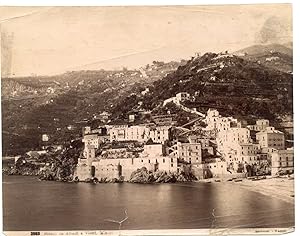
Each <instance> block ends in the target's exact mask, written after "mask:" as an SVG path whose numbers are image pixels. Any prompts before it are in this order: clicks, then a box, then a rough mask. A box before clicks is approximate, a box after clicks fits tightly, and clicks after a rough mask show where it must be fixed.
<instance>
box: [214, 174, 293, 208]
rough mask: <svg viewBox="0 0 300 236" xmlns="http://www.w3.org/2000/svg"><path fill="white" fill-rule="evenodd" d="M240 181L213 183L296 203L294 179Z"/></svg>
mask: <svg viewBox="0 0 300 236" xmlns="http://www.w3.org/2000/svg"><path fill="white" fill-rule="evenodd" d="M238 180H240V181H228V180H227V181H226V180H220V179H214V180H211V182H216V184H218V183H217V182H219V181H221V182H222V184H224V182H226V184H227V183H228V184H231V185H238V186H240V187H242V188H245V189H248V190H250V191H253V192H258V193H261V194H264V195H267V196H270V197H275V198H277V199H280V200H282V201H285V202H288V203H292V204H295V203H294V194H295V193H294V179H293V178H291V177H288V176H281V177H271V176H268V177H267V178H265V179H260V180H258V181H253V180H252V179H246V178H243V179H238Z"/></svg>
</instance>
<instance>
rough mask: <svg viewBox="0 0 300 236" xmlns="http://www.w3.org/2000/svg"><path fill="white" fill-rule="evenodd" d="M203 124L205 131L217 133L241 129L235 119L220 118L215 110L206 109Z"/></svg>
mask: <svg viewBox="0 0 300 236" xmlns="http://www.w3.org/2000/svg"><path fill="white" fill-rule="evenodd" d="M204 122H205V123H206V124H207V127H206V128H205V129H206V130H214V129H216V130H217V131H218V132H221V131H225V130H228V129H230V128H234V127H241V125H240V123H239V122H238V120H237V119H235V118H233V117H222V116H221V115H220V114H219V112H218V110H216V109H208V111H207V115H206V117H205V119H204Z"/></svg>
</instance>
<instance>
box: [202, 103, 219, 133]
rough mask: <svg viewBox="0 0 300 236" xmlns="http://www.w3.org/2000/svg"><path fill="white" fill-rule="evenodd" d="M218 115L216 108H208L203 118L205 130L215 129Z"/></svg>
mask: <svg viewBox="0 0 300 236" xmlns="http://www.w3.org/2000/svg"><path fill="white" fill-rule="evenodd" d="M219 117H220V114H219V112H218V110H216V109H211V108H209V109H208V111H207V115H206V117H205V119H204V122H205V123H206V124H207V127H206V129H207V130H212V129H217V123H218V119H219Z"/></svg>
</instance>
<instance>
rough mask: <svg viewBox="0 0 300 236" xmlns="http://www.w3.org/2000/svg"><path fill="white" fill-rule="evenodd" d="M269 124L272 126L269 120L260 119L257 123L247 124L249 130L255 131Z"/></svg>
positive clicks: (263, 128) (261, 129)
mask: <svg viewBox="0 0 300 236" xmlns="http://www.w3.org/2000/svg"><path fill="white" fill-rule="evenodd" d="M269 126H270V122H269V120H266V119H259V120H257V121H256V124H255V125H247V128H248V129H249V130H254V131H263V130H265V129H266V128H267V127H269Z"/></svg>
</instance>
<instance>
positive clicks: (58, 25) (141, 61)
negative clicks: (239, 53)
mask: <svg viewBox="0 0 300 236" xmlns="http://www.w3.org/2000/svg"><path fill="white" fill-rule="evenodd" d="M0 21H1V61H2V63H1V68H2V71H1V73H2V75H3V76H28V75H53V74H59V73H64V72H66V71H74V70H97V69H119V68H122V67H127V68H139V67H141V66H144V65H146V64H148V63H151V62H152V61H154V60H156V61H166V62H167V61H171V60H180V59H188V58H190V57H191V56H193V55H194V54H195V53H196V52H200V53H205V52H209V51H212V52H220V51H225V50H229V52H233V51H236V50H239V49H242V48H244V47H247V46H251V45H253V44H269V43H285V42H291V41H292V8H291V5H290V4H267V5H266V4H265V5H263V4H259V5H227V6H224V5H223V6H222V5H214V6H212V5H210V6H185V7H183V6H157V7H0Z"/></svg>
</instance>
